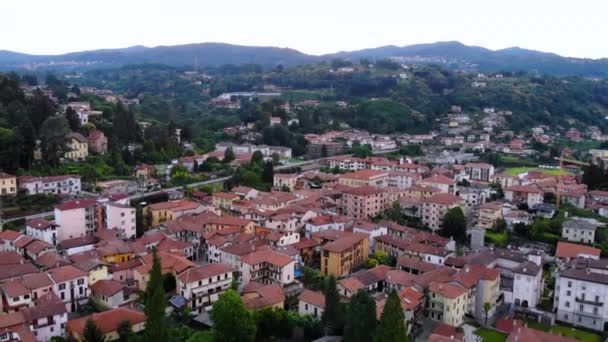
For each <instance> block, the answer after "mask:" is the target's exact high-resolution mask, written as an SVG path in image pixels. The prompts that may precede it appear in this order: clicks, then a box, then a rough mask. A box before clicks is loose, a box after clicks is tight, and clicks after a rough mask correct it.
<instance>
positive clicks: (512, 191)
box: [504, 185, 544, 208]
mask: <svg viewBox="0 0 608 342" xmlns="http://www.w3.org/2000/svg"><path fill="white" fill-rule="evenodd" d="M504 192H505V199H506V200H507V201H509V202H511V203H513V204H527V205H528V208H532V207H533V206H534V205H535V204H539V203H543V199H544V198H543V191H542V190H541V189H539V188H537V187H535V186H531V185H513V186H510V187H507V188H506V189H505V190H504Z"/></svg>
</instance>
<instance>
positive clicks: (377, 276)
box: [337, 265, 392, 298]
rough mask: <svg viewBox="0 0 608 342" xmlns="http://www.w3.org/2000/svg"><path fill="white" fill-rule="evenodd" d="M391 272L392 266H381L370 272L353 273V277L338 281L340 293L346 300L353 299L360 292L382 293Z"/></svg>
mask: <svg viewBox="0 0 608 342" xmlns="http://www.w3.org/2000/svg"><path fill="white" fill-rule="evenodd" d="M391 270H392V268H391V267H390V266H387V265H379V266H376V267H374V268H371V269H369V270H361V271H358V272H356V273H353V274H352V275H351V276H349V277H347V278H343V279H340V280H339V281H338V284H337V288H338V293H339V294H340V296H342V297H344V298H351V297H352V296H354V295H355V294H356V293H357V292H359V291H360V290H364V291H367V292H368V293H371V294H374V293H377V292H380V291H382V289H383V284H384V282H385V281H386V279H387V276H388V273H389V272H390V271H391Z"/></svg>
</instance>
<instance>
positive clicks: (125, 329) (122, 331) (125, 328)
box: [116, 320, 133, 342]
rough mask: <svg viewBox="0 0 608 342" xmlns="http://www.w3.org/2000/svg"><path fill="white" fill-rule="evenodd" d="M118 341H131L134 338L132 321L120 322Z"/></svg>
mask: <svg viewBox="0 0 608 342" xmlns="http://www.w3.org/2000/svg"><path fill="white" fill-rule="evenodd" d="M116 332H117V333H118V342H129V341H131V339H132V338H133V329H132V327H131V322H129V321H128V320H124V321H122V322H120V323H119V324H118V329H117V331H116Z"/></svg>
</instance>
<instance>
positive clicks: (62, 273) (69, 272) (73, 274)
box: [46, 265, 88, 283]
mask: <svg viewBox="0 0 608 342" xmlns="http://www.w3.org/2000/svg"><path fill="white" fill-rule="evenodd" d="M46 272H47V273H48V275H49V276H50V277H51V278H52V279H53V281H55V282H56V283H63V282H66V281H69V280H74V279H77V278H83V277H86V276H87V275H88V274H87V273H86V272H83V271H81V270H79V269H77V268H76V267H74V266H72V265H66V266H61V267H57V268H52V269H50V270H47V271H46Z"/></svg>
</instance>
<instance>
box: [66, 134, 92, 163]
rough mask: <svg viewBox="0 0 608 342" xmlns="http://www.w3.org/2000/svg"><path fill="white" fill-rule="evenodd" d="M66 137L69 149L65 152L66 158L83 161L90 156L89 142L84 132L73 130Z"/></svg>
mask: <svg viewBox="0 0 608 342" xmlns="http://www.w3.org/2000/svg"><path fill="white" fill-rule="evenodd" d="M66 138H67V139H68V144H67V145H68V151H67V152H66V153H65V154H64V158H65V159H70V160H75V161H81V160H85V159H86V158H87V157H88V156H89V142H88V140H87V138H85V137H84V136H83V135H82V134H80V133H74V132H72V133H70V134H68V135H67V136H66Z"/></svg>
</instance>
